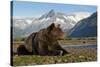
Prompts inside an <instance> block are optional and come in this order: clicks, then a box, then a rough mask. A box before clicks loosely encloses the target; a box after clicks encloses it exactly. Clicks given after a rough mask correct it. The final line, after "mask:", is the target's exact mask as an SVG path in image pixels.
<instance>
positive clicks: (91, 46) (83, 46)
mask: <svg viewBox="0 0 100 67" xmlns="http://www.w3.org/2000/svg"><path fill="white" fill-rule="evenodd" d="M62 47H64V48H97V45H95V44H92V45H64V46H62Z"/></svg>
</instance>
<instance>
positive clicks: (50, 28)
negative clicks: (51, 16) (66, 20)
mask: <svg viewBox="0 0 100 67" xmlns="http://www.w3.org/2000/svg"><path fill="white" fill-rule="evenodd" d="M54 27H55V24H54V23H52V24H51V25H50V26H49V27H48V28H47V30H48V31H51V30H52V29H53V28H54Z"/></svg>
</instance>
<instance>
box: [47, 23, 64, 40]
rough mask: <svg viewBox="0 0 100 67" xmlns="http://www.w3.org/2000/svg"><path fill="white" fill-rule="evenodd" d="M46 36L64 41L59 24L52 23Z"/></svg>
mask: <svg viewBox="0 0 100 67" xmlns="http://www.w3.org/2000/svg"><path fill="white" fill-rule="evenodd" d="M47 30H48V35H51V36H52V37H53V38H55V39H57V40H59V39H64V32H63V31H62V30H61V28H60V24H56V25H55V24H54V23H52V24H51V25H50V26H49V27H48V28H47Z"/></svg>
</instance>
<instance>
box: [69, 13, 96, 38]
mask: <svg viewBox="0 0 100 67" xmlns="http://www.w3.org/2000/svg"><path fill="white" fill-rule="evenodd" d="M69 36H71V37H93V36H97V12H95V13H93V14H92V15H91V16H89V17H88V18H85V19H83V20H81V21H79V22H78V23H77V24H76V25H75V27H73V28H72V29H71V30H70V32H69Z"/></svg>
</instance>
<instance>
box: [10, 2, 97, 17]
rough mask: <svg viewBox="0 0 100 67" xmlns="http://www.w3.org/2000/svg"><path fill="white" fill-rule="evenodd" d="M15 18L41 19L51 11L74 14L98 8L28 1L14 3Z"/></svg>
mask: <svg viewBox="0 0 100 67" xmlns="http://www.w3.org/2000/svg"><path fill="white" fill-rule="evenodd" d="M12 6H13V7H11V8H13V9H12V10H13V11H12V12H13V16H20V17H21V16H23V17H24V16H25V17H39V16H41V15H43V14H45V13H47V12H49V11H50V10H51V9H54V11H55V12H61V13H65V14H67V13H73V12H90V13H93V12H96V11H97V7H96V6H93V5H74V4H57V3H42V2H28V1H13V5H12Z"/></svg>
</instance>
